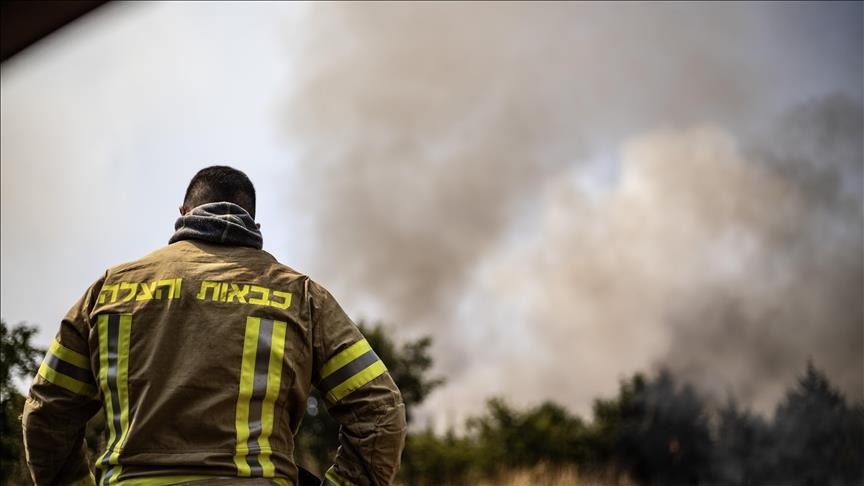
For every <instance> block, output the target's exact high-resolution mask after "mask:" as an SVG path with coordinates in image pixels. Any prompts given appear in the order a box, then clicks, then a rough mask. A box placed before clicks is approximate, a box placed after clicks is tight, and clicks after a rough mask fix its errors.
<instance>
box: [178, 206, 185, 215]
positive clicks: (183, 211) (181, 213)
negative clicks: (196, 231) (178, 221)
mask: <svg viewBox="0 0 864 486" xmlns="http://www.w3.org/2000/svg"><path fill="white" fill-rule="evenodd" d="M177 209H179V210H180V216H186V206H180V207H179V208H177Z"/></svg>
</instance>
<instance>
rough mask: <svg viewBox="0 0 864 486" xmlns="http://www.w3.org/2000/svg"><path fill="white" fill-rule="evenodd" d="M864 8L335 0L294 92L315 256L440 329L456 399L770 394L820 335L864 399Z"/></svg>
mask: <svg viewBox="0 0 864 486" xmlns="http://www.w3.org/2000/svg"><path fill="white" fill-rule="evenodd" d="M860 14H861V6H860V4H852V5H842V4H838V5H833V6H821V7H817V6H816V5H810V4H795V5H779V6H772V5H767V4H760V5H750V4H731V5H730V4H720V5H715V4H698V5H696V4H651V5H641V4H627V5H617V4H593V3H590V4H589V3H554V4H537V3H531V4H517V3H505V4H491V3H479V4H474V3H445V4H425V3H423V4H415V3H412V4H360V5H358V4H323V5H312V6H310V8H309V9H308V11H307V12H306V17H305V18H304V22H302V28H300V30H299V31H296V32H293V34H292V39H293V42H294V47H295V51H294V59H295V63H294V69H295V71H296V72H297V80H296V84H295V85H294V86H293V92H292V95H291V97H290V99H289V102H288V109H287V119H288V133H289V137H290V141H291V143H292V144H294V146H295V147H296V148H297V150H298V152H299V154H300V159H301V160H302V161H303V164H304V166H303V170H302V172H303V174H304V179H303V181H302V184H297V185H296V186H294V192H293V195H292V196H291V197H290V198H289V199H290V202H291V203H292V204H301V205H302V207H303V208H304V210H305V211H307V212H308V213H309V214H310V223H311V225H312V226H311V230H312V233H313V235H314V236H315V242H316V245H315V249H314V256H313V258H315V260H314V265H313V266H312V268H308V270H309V272H310V273H312V275H313V276H314V277H316V278H317V279H318V280H320V281H322V282H323V283H324V284H325V285H327V286H328V287H330V288H331V289H332V290H334V293H335V294H336V296H337V298H339V299H340V300H341V301H343V303H345V304H346V307H348V308H349V309H352V308H356V307H357V306H359V305H360V304H358V303H359V302H363V301H372V302H375V303H376V306H377V307H376V309H377V311H378V312H379V314H377V315H374V316H371V317H373V318H380V319H383V320H385V321H386V322H389V323H392V326H393V327H394V328H395V329H398V330H400V332H401V335H403V336H404V335H416V334H420V333H430V334H432V335H433V337H434V338H435V340H436V343H437V347H436V356H435V358H436V361H437V363H438V365H439V371H440V372H441V373H443V374H445V375H446V376H447V378H448V385H447V386H446V387H445V388H444V389H443V390H442V391H441V392H440V393H438V394H437V395H435V396H433V397H432V398H430V400H429V407H430V409H437V410H438V411H439V415H440V411H442V410H443V411H448V410H449V411H454V410H458V411H460V413H461V411H464V410H466V409H472V408H475V409H476V407H477V406H479V404H481V403H482V399H483V398H485V397H486V396H488V395H489V394H491V393H503V394H507V395H511V396H515V394H517V393H518V396H515V398H516V399H517V401H518V400H522V401H535V400H536V399H537V398H543V397H549V398H553V399H558V400H561V401H564V402H565V403H567V404H568V405H571V406H573V407H576V408H577V409H580V410H583V411H584V410H585V409H586V407H587V405H588V404H589V403H590V400H591V399H592V398H594V397H596V396H598V395H599V394H601V393H610V392H612V391H614V389H615V387H616V386H617V383H616V381H617V379H618V378H620V377H623V376H624V375H626V374H628V373H631V372H634V371H637V370H643V369H645V368H646V367H648V366H650V365H651V364H652V363H666V364H669V365H670V366H672V368H673V369H675V370H678V371H681V372H687V374H688V376H687V377H688V378H690V379H693V380H695V381H697V382H699V383H700V384H702V385H704V386H705V387H706V388H707V389H709V390H715V391H718V392H724V391H726V390H730V391H733V392H735V393H741V394H744V395H747V397H748V398H749V399H751V400H752V401H753V402H754V403H758V402H759V401H760V400H761V399H762V398H764V397H765V396H767V397H770V398H776V396H777V390H778V388H777V387H778V386H780V387H782V386H783V385H784V384H786V383H789V382H790V379H791V377H793V376H794V375H795V373H796V372H797V371H799V370H800V369H801V367H803V365H804V362H805V360H806V357H807V356H812V357H813V358H814V359H815V360H816V363H817V365H820V366H821V365H823V362H824V366H825V367H826V369H827V370H828V371H829V373H832V378H833V377H835V376H836V377H837V379H838V382H840V384H841V385H843V386H844V387H845V389H846V390H848V391H849V392H850V393H851V394H852V395H853V396H854V397H860V396H861V395H862V392H861V380H860V373H861V356H862V338H861V326H862V310H861V304H860V300H861V299H860V296H861V279H862V272H864V270H862V267H861V261H860V255H861V197H862V195H861V194H862V193H861V189H860V182H849V181H860V179H861V150H860V144H861V139H860V134H861V129H860V124H861V122H860V120H861V112H860V102H861V95H860V86H861V83H862V80H861V72H862V69H861V67H862V61H861V59H862V55H861V54H862V53H861V46H860V34H861V27H860ZM856 15H857V16H858V17H857V20H856V17H855V16H856ZM823 24H824V25H828V24H830V25H831V26H832V29H831V30H820V26H823V27H824V25H823ZM814 31H815V32H818V33H819V35H821V36H822V37H820V38H817V39H815V40H814V39H813V38H812V36H811V34H812V33H813V32H814ZM856 42H857V43H856ZM850 45H851V47H850ZM838 46H839V47H838ZM814 73H816V74H814ZM850 73H851V74H850ZM791 79H794V81H795V82H794V83H791V82H789V81H790V80H791ZM833 91H842V92H846V93H848V94H849V96H851V98H842V97H841V98H822V97H823V96H824V95H825V94H826V93H830V92H833ZM810 99H814V100H816V101H809V102H808V101H807V100H810ZM801 103H803V105H801V107H800V108H797V109H796V110H797V111H794V110H793V113H792V114H791V115H783V114H782V113H784V112H786V111H787V110H789V109H790V107H792V106H795V105H798V104H801ZM778 113H781V114H780V115H778ZM778 117H779V118H781V119H782V120H785V121H782V122H777V119H778ZM856 123H857V125H856ZM856 130H857V131H856ZM826 151H827V153H830V155H827V153H826ZM855 177H857V179H855ZM856 292H857V293H856ZM823 358H824V359H823ZM856 374H857V376H858V380H857V382H856ZM780 378H782V379H785V380H786V381H784V382H783V383H780V384H779V385H778V382H777V381H776V380H777V379H780ZM787 378H788V379H787Z"/></svg>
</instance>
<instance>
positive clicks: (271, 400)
mask: <svg viewBox="0 0 864 486" xmlns="http://www.w3.org/2000/svg"><path fill="white" fill-rule="evenodd" d="M287 327H288V324H287V323H285V322H280V321H273V339H272V340H271V344H270V363H268V365H267V394H266V395H265V397H264V403H263V404H262V405H261V424H262V430H261V437H259V438H258V444H260V445H261V454H260V455H259V456H258V462H259V463H260V464H261V469H262V470H263V475H264V477H265V478H270V477H273V476H274V475H275V474H276V468H275V466H273V462H272V461H271V460H270V454H271V453H272V450H271V448H270V435H271V434H272V433H273V418H274V413H273V408H274V406H275V404H276V399H277V398H278V397H279V385H280V382H281V380H282V357H283V356H284V354H285V330H286V328H287Z"/></svg>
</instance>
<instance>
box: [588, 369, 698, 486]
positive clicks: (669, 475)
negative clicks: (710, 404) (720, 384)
mask: <svg viewBox="0 0 864 486" xmlns="http://www.w3.org/2000/svg"><path fill="white" fill-rule="evenodd" d="M594 412H595V424H594V430H593V434H592V435H593V438H592V441H591V442H592V444H593V447H594V448H595V451H596V452H595V453H594V457H597V458H598V459H600V461H602V462H606V463H614V464H616V465H617V467H619V468H621V469H623V470H624V471H626V472H627V473H628V474H629V476H630V477H631V479H632V480H633V481H635V482H636V483H638V484H698V483H700V482H703V481H704V480H705V479H707V478H706V476H707V472H706V471H709V470H710V465H711V453H712V442H711V436H710V431H709V428H708V416H707V414H706V412H705V407H704V404H703V402H702V399H701V398H700V397H699V396H698V395H697V394H696V393H695V391H694V390H693V389H692V388H691V387H690V386H689V385H679V384H678V383H677V381H676V380H675V379H674V377H673V376H672V375H671V374H670V373H669V372H667V371H661V372H660V373H659V374H658V375H657V377H656V378H655V379H653V380H648V379H645V378H644V377H643V376H642V375H639V374H637V375H636V376H634V377H633V379H632V380H631V381H630V382H625V383H622V385H621V389H620V392H619V396H618V398H616V399H613V400H606V401H603V400H599V401H597V402H595V405H594Z"/></svg>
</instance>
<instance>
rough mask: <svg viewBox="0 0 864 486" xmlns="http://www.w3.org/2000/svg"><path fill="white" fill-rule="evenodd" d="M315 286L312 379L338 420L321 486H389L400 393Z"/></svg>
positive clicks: (400, 421)
mask: <svg viewBox="0 0 864 486" xmlns="http://www.w3.org/2000/svg"><path fill="white" fill-rule="evenodd" d="M319 289H320V287H319ZM320 290H321V293H319V294H318V296H319V298H318V299H317V300H318V301H317V302H314V303H313V326H314V327H313V347H314V352H315V358H314V362H315V365H314V368H315V369H314V370H313V381H314V384H315V387H316V388H317V389H318V390H319V391H320V392H321V395H322V396H324V397H325V403H326V405H327V408H328V410H329V412H330V415H331V416H333V418H334V419H336V421H337V422H339V424H340V429H339V444H340V445H339V449H338V450H337V452H336V458H335V461H334V464H333V466H332V467H331V468H330V469H328V470H327V472H326V474H325V481H324V484H326V485H337V486H342V485H358V486H367V485H379V486H386V485H389V484H392V483H393V481H394V478H395V477H396V473H397V472H398V471H399V464H400V460H401V456H402V448H403V447H404V445H405V434H406V431H407V424H406V421H405V406H404V404H403V403H402V395H401V394H400V393H399V389H398V388H397V387H396V384H395V383H394V382H393V379H392V378H391V377H390V373H389V372H388V371H387V368H386V366H385V365H384V363H383V362H382V361H381V360H380V359H379V358H378V356H377V355H376V354H375V351H374V350H372V348H371V347H370V346H369V343H368V342H367V341H366V339H365V338H364V337H363V335H362V334H361V333H360V331H359V330H358V329H357V326H355V325H354V323H353V322H352V321H351V320H350V319H349V318H348V316H346V315H345V312H344V311H343V310H342V309H341V307H339V304H337V303H336V301H335V299H333V297H332V296H331V295H330V294H329V293H327V291H326V290H323V289H320Z"/></svg>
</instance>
